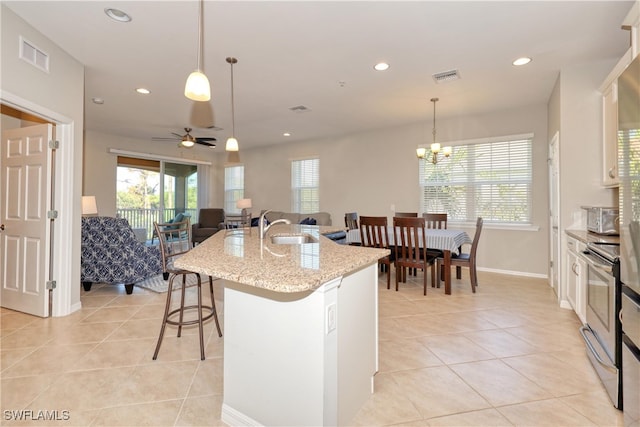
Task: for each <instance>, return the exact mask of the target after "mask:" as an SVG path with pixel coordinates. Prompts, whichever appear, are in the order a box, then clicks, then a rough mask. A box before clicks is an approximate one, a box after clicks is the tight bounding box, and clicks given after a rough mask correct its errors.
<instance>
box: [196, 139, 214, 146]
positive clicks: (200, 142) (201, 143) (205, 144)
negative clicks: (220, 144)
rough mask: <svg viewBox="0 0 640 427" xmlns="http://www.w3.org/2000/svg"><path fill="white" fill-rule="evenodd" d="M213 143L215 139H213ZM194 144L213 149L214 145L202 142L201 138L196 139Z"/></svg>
mask: <svg viewBox="0 0 640 427" xmlns="http://www.w3.org/2000/svg"><path fill="white" fill-rule="evenodd" d="M214 141H215V139H214ZM196 144H200V145H204V146H206V147H212V148H215V146H216V144H214V143H212V142H209V141H203V140H202V139H201V138H196Z"/></svg>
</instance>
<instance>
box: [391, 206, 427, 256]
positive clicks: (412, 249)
mask: <svg viewBox="0 0 640 427" xmlns="http://www.w3.org/2000/svg"><path fill="white" fill-rule="evenodd" d="M393 230H394V243H395V249H396V262H398V263H400V264H401V265H405V266H421V265H423V264H424V263H425V260H424V257H422V256H421V254H422V250H421V248H420V243H421V242H426V241H427V239H426V237H427V236H426V233H425V226H424V218H413V217H394V218H393ZM423 244H424V243H423Z"/></svg>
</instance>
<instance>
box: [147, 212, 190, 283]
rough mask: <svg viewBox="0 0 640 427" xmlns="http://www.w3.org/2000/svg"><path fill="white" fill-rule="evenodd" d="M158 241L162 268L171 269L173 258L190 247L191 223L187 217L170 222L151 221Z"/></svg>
mask: <svg viewBox="0 0 640 427" xmlns="http://www.w3.org/2000/svg"><path fill="white" fill-rule="evenodd" d="M153 227H154V229H155V230H156V234H157V235H158V240H159V241H160V253H161V255H162V269H163V271H165V272H167V271H170V270H172V269H173V259H174V258H176V257H178V256H180V255H182V254H185V253H187V252H189V251H190V250H191V247H192V242H191V225H190V222H189V218H186V219H185V220H184V221H180V222H172V223H157V222H154V223H153Z"/></svg>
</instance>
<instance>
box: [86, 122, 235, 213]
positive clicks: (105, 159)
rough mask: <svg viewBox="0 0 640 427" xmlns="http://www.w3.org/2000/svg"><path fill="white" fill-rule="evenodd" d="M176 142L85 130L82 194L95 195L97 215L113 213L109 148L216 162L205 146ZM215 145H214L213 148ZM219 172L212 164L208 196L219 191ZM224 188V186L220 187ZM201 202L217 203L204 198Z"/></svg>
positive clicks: (112, 168) (112, 166) (113, 173)
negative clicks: (189, 146)
mask: <svg viewBox="0 0 640 427" xmlns="http://www.w3.org/2000/svg"><path fill="white" fill-rule="evenodd" d="M177 145H178V144H177V142H176V143H171V142H165V141H151V140H141V139H135V138H126V137H122V136H117V135H111V134H105V133H100V132H91V131H87V132H86V133H85V147H84V168H83V169H84V179H83V189H82V194H83V195H92V196H96V204H97V205H98V212H99V214H100V215H105V216H115V213H116V167H117V157H118V155H117V154H113V153H110V152H109V151H110V150H111V149H117V150H122V151H130V152H134V153H140V154H141V157H144V156H145V155H146V156H149V157H153V156H166V157H171V158H174V159H185V160H198V161H202V162H211V163H215V162H219V161H220V157H219V156H218V157H216V156H215V155H214V154H213V152H212V150H211V149H209V148H206V147H202V148H201V147H195V148H192V149H187V148H178V147H177ZM216 149H217V148H216ZM218 172H222V173H224V172H223V171H221V169H220V168H219V167H212V168H211V174H210V182H211V184H210V187H209V195H208V200H215V199H216V198H217V197H218V196H217V194H216V191H219V188H218V187H217V185H215V183H216V182H218V177H217V176H216V173H218ZM223 190H224V188H223ZM203 206H211V207H213V206H217V205H215V204H212V203H210V202H209V201H204V203H203Z"/></svg>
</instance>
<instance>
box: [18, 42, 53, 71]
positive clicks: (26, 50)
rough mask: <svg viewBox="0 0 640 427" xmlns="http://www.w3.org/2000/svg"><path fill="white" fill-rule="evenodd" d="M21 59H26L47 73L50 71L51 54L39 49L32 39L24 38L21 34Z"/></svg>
mask: <svg viewBox="0 0 640 427" xmlns="http://www.w3.org/2000/svg"><path fill="white" fill-rule="evenodd" d="M20 59H24V60H25V61H27V62H28V63H29V64H31V65H33V66H35V67H36V68H39V69H41V70H42V71H44V72H45V73H48V72H49V54H48V53H46V52H44V51H42V50H40V49H38V48H37V47H36V46H35V45H34V44H33V43H31V42H30V41H27V40H25V39H23V38H22V36H20Z"/></svg>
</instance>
